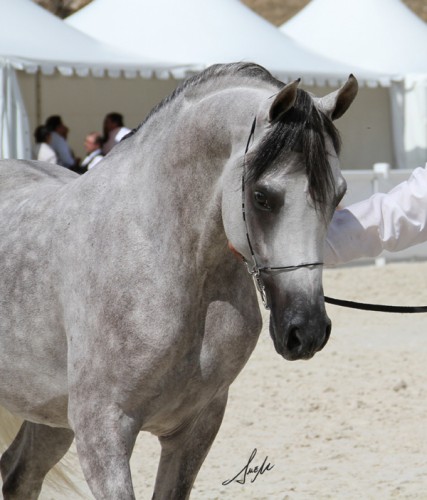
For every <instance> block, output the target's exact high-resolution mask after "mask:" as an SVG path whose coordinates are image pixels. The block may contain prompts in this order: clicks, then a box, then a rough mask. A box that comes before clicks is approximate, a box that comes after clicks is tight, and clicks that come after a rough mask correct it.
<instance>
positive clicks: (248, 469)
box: [222, 448, 274, 486]
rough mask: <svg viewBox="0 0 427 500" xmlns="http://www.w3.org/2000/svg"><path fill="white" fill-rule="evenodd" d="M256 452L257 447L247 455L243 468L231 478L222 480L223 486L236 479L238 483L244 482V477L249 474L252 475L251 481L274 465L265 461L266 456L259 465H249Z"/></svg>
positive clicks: (247, 476)
mask: <svg viewBox="0 0 427 500" xmlns="http://www.w3.org/2000/svg"><path fill="white" fill-rule="evenodd" d="M256 454H257V449H256V448H255V449H254V451H253V452H252V453H251V456H250V457H249V460H248V462H247V464H246V465H245V466H244V467H243V469H242V470H241V471H239V472H238V473H237V474H236V475H235V476H234V477H233V478H232V479H227V481H224V482H223V483H222V484H223V486H226V485H227V484H230V483H232V482H233V481H236V482H237V483H240V484H245V482H246V478H249V477H250V476H253V477H252V478H251V483H253V482H254V481H255V480H256V478H257V477H258V476H259V475H260V474H264V472H267V471H268V470H271V469H272V468H273V467H274V465H271V464H270V463H268V462H267V460H268V457H265V458H264V462H263V463H262V465H261V466H258V465H251V464H252V462H253V460H254V459H255V457H256Z"/></svg>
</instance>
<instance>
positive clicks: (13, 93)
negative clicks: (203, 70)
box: [0, 0, 194, 158]
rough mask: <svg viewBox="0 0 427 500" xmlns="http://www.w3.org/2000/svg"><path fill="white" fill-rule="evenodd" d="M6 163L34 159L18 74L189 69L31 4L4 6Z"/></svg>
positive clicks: (1, 65) (2, 139)
mask: <svg viewBox="0 0 427 500" xmlns="http://www.w3.org/2000/svg"><path fill="white" fill-rule="evenodd" d="M0 11H1V13H2V16H1V20H2V29H1V31H0V86H1V90H2V93H1V94H0V117H1V119H0V158H31V137H30V134H29V122H28V115H27V112H26V109H25V106H24V101H23V99H22V96H21V92H20V89H19V86H18V81H17V78H16V75H15V70H17V69H19V70H25V71H27V72H29V73H35V72H37V71H38V70H41V72H42V73H44V74H48V75H49V74H53V73H55V71H56V70H57V71H59V72H60V73H61V74H62V75H66V76H70V75H73V74H77V75H79V76H88V75H89V74H92V75H94V76H104V75H105V74H107V75H108V76H112V77H118V76H120V75H121V74H123V75H125V76H128V77H134V76H137V75H138V74H139V75H140V76H143V77H147V78H149V77H151V76H152V75H153V73H154V74H155V75H156V76H158V77H159V78H168V77H169V76H171V75H173V76H175V77H180V78H182V77H183V76H184V75H185V74H186V71H187V70H188V69H194V68H189V67H188V66H185V65H182V64H179V63H169V62H167V61H162V60H154V59H152V58H149V57H142V56H141V55H135V54H132V53H128V52H127V51H125V50H123V49H120V48H117V47H113V46H111V45H109V44H107V43H103V42H100V41H99V40H95V39H93V38H91V37H90V36H88V35H86V34H84V33H81V32H79V31H78V30H76V29H74V28H73V27H71V26H68V25H67V24H65V23H64V22H63V21H62V20H61V19H58V18H57V17H55V16H54V15H52V14H51V13H49V12H48V11H46V10H45V9H43V8H42V7H40V6H38V5H36V4H35V3H34V2H32V1H31V0H13V2H12V1H11V0H0Z"/></svg>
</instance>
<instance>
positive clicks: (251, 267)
mask: <svg viewBox="0 0 427 500" xmlns="http://www.w3.org/2000/svg"><path fill="white" fill-rule="evenodd" d="M255 127H256V117H255V118H254V121H253V122H252V127H251V131H250V134H249V137H248V142H247V143H246V149H245V155H244V160H243V173H242V215H243V222H244V223H245V231H246V239H247V242H248V246H249V251H250V252H251V257H252V264H250V263H249V262H248V261H247V260H246V259H245V258H244V257H243V261H244V263H245V264H246V267H247V269H248V272H249V274H250V275H251V276H252V277H253V278H254V281H255V284H256V287H257V289H258V291H259V293H260V295H261V299H262V303H263V304H264V307H265V308H266V309H270V307H269V305H268V300H267V294H266V292H265V285H264V282H263V280H262V278H261V273H273V274H274V273H283V272H289V271H295V270H296V269H300V268H301V267H317V266H323V262H308V263H306V262H303V263H302V264H296V265H290V266H262V267H261V266H259V265H258V263H257V260H256V257H255V253H254V250H253V247H252V243H251V239H250V237H249V230H248V223H247V220H246V200H245V197H246V154H247V152H248V150H249V145H250V142H251V139H252V138H253V136H254V133H255Z"/></svg>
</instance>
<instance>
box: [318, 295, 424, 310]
mask: <svg viewBox="0 0 427 500" xmlns="http://www.w3.org/2000/svg"><path fill="white" fill-rule="evenodd" d="M325 302H327V303H328V304H333V305H334V306H341V307H349V308H351V309H362V310H363V311H378V312H386V313H401V314H407V313H427V306H413V307H412V306H386V305H382V304H366V303H364V302H354V301H352V300H341V299H334V298H332V297H326V296H325Z"/></svg>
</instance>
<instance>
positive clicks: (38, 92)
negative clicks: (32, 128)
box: [36, 69, 42, 125]
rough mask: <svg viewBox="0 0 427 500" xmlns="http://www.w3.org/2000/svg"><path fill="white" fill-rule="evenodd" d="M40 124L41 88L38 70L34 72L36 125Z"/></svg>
mask: <svg viewBox="0 0 427 500" xmlns="http://www.w3.org/2000/svg"><path fill="white" fill-rule="evenodd" d="M41 123H42V87H41V74H40V69H38V70H37V72H36V125H40V124H41Z"/></svg>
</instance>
